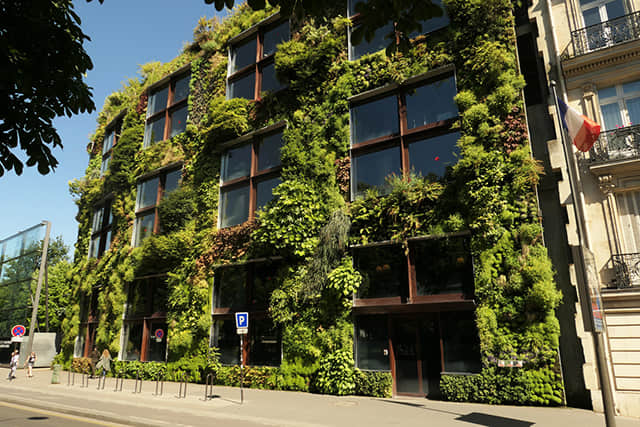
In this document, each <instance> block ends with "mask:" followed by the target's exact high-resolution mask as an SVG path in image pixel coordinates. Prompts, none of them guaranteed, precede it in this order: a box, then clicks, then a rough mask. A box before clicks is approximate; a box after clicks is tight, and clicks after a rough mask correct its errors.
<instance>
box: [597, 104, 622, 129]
mask: <svg viewBox="0 0 640 427" xmlns="http://www.w3.org/2000/svg"><path fill="white" fill-rule="evenodd" d="M600 110H601V111H602V120H603V121H604V129H603V130H612V129H615V128H618V127H623V126H624V124H623V123H624V122H623V120H622V114H621V113H620V106H619V105H618V103H617V102H616V103H614V104H607V105H601V106H600Z"/></svg>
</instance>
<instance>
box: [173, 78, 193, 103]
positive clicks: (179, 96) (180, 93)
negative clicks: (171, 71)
mask: <svg viewBox="0 0 640 427" xmlns="http://www.w3.org/2000/svg"><path fill="white" fill-rule="evenodd" d="M190 78H191V76H190V75H188V74H187V75H186V76H184V77H182V78H180V80H177V81H176V83H175V85H174V92H173V103H174V104H175V103H176V102H180V101H182V100H183V99H187V97H188V96H189V81H190Z"/></svg>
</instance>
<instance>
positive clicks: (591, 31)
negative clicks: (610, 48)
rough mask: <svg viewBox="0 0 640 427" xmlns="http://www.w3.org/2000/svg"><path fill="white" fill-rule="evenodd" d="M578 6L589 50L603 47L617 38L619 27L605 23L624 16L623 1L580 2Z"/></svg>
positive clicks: (596, 0)
mask: <svg viewBox="0 0 640 427" xmlns="http://www.w3.org/2000/svg"><path fill="white" fill-rule="evenodd" d="M580 6H581V9H582V18H583V20H584V26H585V27H587V28H586V31H587V41H588V44H589V49H590V50H595V49H599V48H602V47H605V46H607V45H609V44H611V43H612V42H615V41H616V40H617V39H618V38H619V34H618V33H619V30H620V29H621V28H618V27H619V25H617V24H616V23H613V22H610V23H608V24H606V23H607V21H611V20H613V19H616V18H619V17H621V16H624V15H625V8H624V0H613V1H606V0H595V1H594V0H580ZM622 27H624V25H622Z"/></svg>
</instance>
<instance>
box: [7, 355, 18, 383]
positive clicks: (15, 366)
mask: <svg viewBox="0 0 640 427" xmlns="http://www.w3.org/2000/svg"><path fill="white" fill-rule="evenodd" d="M18 359H20V352H19V351H18V350H14V351H13V353H11V361H10V362H9V368H10V369H9V377H8V378H7V379H8V380H9V381H11V380H13V379H14V378H15V377H16V369H18Z"/></svg>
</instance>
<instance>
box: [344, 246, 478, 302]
mask: <svg viewBox="0 0 640 427" xmlns="http://www.w3.org/2000/svg"><path fill="white" fill-rule="evenodd" d="M469 243H470V242H469V237H468V236H467V235H459V234H453V235H450V236H448V237H442V238H435V237H434V238H431V237H426V238H415V239H411V240H410V241H409V242H408V243H407V245H406V248H405V247H404V246H403V245H401V244H398V243H385V244H373V245H369V246H360V247H355V248H353V257H354V266H355V268H356V269H357V270H358V271H359V272H360V274H362V278H363V281H362V284H361V285H360V287H359V288H358V293H357V295H356V300H357V301H359V302H363V300H372V299H381V298H385V299H390V298H391V299H394V298H395V299H396V301H395V302H397V303H400V302H403V301H407V300H411V301H413V302H418V301H423V302H429V301H430V300H431V299H436V300H442V299H443V298H445V299H446V298H449V297H454V299H455V298H458V297H457V296H463V297H464V298H470V297H471V296H472V295H473V290H474V289H473V288H474V286H473V262H472V258H471V253H470V248H469ZM458 299H459V298H458Z"/></svg>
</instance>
